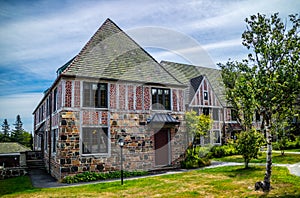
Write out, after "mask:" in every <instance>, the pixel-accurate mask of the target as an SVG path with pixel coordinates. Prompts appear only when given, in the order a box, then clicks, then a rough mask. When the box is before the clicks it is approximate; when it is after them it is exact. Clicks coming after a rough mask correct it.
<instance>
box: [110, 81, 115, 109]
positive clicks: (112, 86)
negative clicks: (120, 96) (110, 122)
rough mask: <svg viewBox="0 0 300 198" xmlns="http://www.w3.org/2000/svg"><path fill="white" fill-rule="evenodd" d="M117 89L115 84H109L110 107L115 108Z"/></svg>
mask: <svg viewBox="0 0 300 198" xmlns="http://www.w3.org/2000/svg"><path fill="white" fill-rule="evenodd" d="M116 96H117V89H116V85H115V84H110V92H109V99H110V100H109V104H110V108H111V109H116V108H117V97H116Z"/></svg>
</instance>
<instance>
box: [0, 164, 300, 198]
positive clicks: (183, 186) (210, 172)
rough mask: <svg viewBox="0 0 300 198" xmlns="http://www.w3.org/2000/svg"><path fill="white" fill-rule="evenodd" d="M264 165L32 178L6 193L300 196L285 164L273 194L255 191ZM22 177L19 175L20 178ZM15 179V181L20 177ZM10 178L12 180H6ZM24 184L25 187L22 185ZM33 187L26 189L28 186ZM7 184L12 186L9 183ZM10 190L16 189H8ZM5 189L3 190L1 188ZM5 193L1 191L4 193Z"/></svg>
mask: <svg viewBox="0 0 300 198" xmlns="http://www.w3.org/2000/svg"><path fill="white" fill-rule="evenodd" d="M264 171H265V168H264V167H259V166H255V167H251V168H250V169H243V166H232V167H219V168H212V169H203V170H194V171H190V172H185V173H180V174H172V175H163V176H155V177H147V178H140V179H135V180H128V181H126V180H125V182H124V185H123V186H121V185H120V182H119V181H118V182H108V183H98V184H90V185H85V186H77V187H64V188H48V189H34V188H32V187H30V186H28V185H29V184H30V183H28V181H29V180H26V181H20V182H17V183H18V186H19V190H18V191H16V192H15V193H12V194H6V195H4V194H2V195H4V197H22V198H23V197H24V198H26V197H30V198H32V197H132V196H134V197H299V196H300V177H296V176H293V175H290V174H289V171H288V170H287V169H286V168H283V167H273V173H272V187H273V189H272V190H271V192H270V193H269V194H265V193H263V192H260V191H254V184H255V182H256V181H260V180H262V179H263V175H264ZM16 180H18V179H16ZM16 180H15V181H16ZM5 181H8V180H5ZM22 185H24V187H23V188H22V187H21V186H22ZM25 186H27V187H29V189H26V187H25ZM6 188H10V186H9V185H7V186H6ZM6 192H12V190H7V191H6ZM1 193H2V192H1ZM0 196H1V195H0Z"/></svg>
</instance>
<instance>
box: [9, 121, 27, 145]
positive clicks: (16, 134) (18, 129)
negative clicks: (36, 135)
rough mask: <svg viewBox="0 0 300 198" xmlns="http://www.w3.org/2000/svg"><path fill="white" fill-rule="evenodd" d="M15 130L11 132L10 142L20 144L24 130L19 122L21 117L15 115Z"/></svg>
mask: <svg viewBox="0 0 300 198" xmlns="http://www.w3.org/2000/svg"><path fill="white" fill-rule="evenodd" d="M14 126H15V129H14V130H13V131H12V135H11V137H12V141H13V142H19V143H22V140H23V133H24V130H23V128H22V126H23V123H22V121H21V116H20V115H17V117H16V122H15V124H14Z"/></svg>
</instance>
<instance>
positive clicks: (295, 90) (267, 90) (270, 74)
mask: <svg viewBox="0 0 300 198" xmlns="http://www.w3.org/2000/svg"><path fill="white" fill-rule="evenodd" d="M245 21H246V23H247V30H246V31H245V32H244V33H243V34H242V39H243V42H242V44H243V45H244V46H245V47H246V48H247V49H248V50H250V53H249V55H248V59H247V60H243V62H242V63H237V62H228V63H227V64H226V65H221V67H223V68H222V69H224V68H225V69H226V70H229V71H230V70H231V71H234V72H233V74H232V76H238V75H241V76H244V77H242V80H244V81H241V80H239V77H237V78H236V79H235V81H234V85H233V89H236V90H239V91H241V92H243V91H247V92H248V91H249V89H248V88H249V86H250V87H251V89H250V91H251V92H250V93H249V99H248V100H245V101H243V102H245V103H241V105H242V107H243V108H246V109H247V107H246V106H247V105H250V106H249V108H252V107H255V110H256V111H258V113H259V114H260V115H261V116H262V118H263V120H262V126H261V129H262V130H263V131H265V132H266V138H267V165H266V173H265V177H264V180H263V182H260V184H261V185H260V186H261V188H262V189H263V190H264V191H269V190H270V189H271V185H270V178H271V173H272V135H273V134H275V132H276V127H275V126H276V125H275V124H274V123H273V122H274V121H276V116H277V117H278V114H279V115H280V117H288V116H291V115H290V114H291V113H293V109H294V108H293V107H294V106H293V105H294V103H295V101H296V99H297V97H298V96H299V94H300V76H299V75H300V65H299V61H300V59H299V54H300V39H299V36H300V34H299V30H300V18H299V15H297V14H296V15H289V17H288V20H286V22H283V21H282V19H280V18H279V16H278V13H275V14H273V15H271V16H270V17H269V18H268V17H266V16H265V15H262V14H257V15H252V16H250V18H246V19H245ZM229 74H230V72H229ZM237 79H238V80H237ZM231 81H232V80H231ZM237 82H238V83H237ZM227 84H230V83H227ZM225 86H226V83H225ZM245 95H246V93H245ZM233 97H235V96H234V95H233ZM248 103H249V104H248ZM249 112H251V110H249ZM252 115H254V112H252Z"/></svg>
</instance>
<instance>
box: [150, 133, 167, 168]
mask: <svg viewBox="0 0 300 198" xmlns="http://www.w3.org/2000/svg"><path fill="white" fill-rule="evenodd" d="M154 146H155V165H156V166H166V165H170V162H171V152H170V151H171V149H170V131H169V129H161V130H160V131H158V132H156V133H155V134H154Z"/></svg>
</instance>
